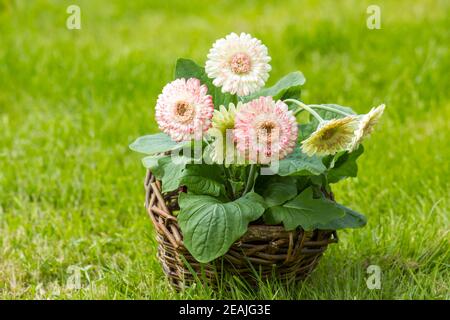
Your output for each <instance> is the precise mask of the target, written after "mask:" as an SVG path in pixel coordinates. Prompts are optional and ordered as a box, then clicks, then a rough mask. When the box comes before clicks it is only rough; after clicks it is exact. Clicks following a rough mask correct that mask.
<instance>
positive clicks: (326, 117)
mask: <svg viewBox="0 0 450 320" xmlns="http://www.w3.org/2000/svg"><path fill="white" fill-rule="evenodd" d="M321 105H322V106H326V107H332V108H334V109H337V110H340V111H344V112H346V113H349V114H353V115H355V114H356V112H355V111H353V109H352V108H350V107H344V106H340V105H338V104H321ZM314 110H316V111H317V113H318V114H319V115H320V116H321V117H322V119H324V120H330V119H336V118H343V117H345V116H344V115H343V114H340V113H337V112H333V111H328V110H321V109H314Z"/></svg>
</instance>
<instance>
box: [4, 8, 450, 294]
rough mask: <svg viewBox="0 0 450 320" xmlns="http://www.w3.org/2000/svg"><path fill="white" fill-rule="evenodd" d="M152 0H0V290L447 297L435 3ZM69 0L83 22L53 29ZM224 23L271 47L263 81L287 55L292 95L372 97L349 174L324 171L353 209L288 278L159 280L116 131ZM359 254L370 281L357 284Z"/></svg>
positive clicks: (135, 171) (131, 129)
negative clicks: (335, 234) (350, 226)
mask: <svg viewBox="0 0 450 320" xmlns="http://www.w3.org/2000/svg"><path fill="white" fill-rule="evenodd" d="M168 2H169V1H158V2H157V1H107V2H105V1H88V0H85V1H25V0H23V1H10V0H0V298H6V299H10V298H11V299H18V298H26V299H30V298H54V299H66V298H70V299H89V298H96V299H103V298H105V299H124V298H125V299H136V298H138V299H139V298H142V299H165V298H167V299H172V298H195V299H197V298H206V299H209V298H219V299H221V298H232V299H234V298H250V299H252V298H267V299H283V298H287V299H291V298H292V299H298V298H301V299H326V298H329V299H381V298H383V299H391V298H393V299H425V298H432V299H435V298H441V299H449V298H450V268H449V266H450V254H449V247H450V246H449V241H450V237H449V226H450V224H449V195H450V193H449V190H450V187H449V186H450V185H449V176H450V166H449V162H448V161H449V156H450V148H449V142H450V141H449V138H450V128H449V119H450V99H449V98H450V94H449V93H450V91H449V90H448V88H449V87H450V83H449V74H450V54H449V46H448V45H449V40H450V33H449V30H450V20H449V19H448V15H449V12H450V6H449V4H448V1H421V2H419V3H415V4H412V3H411V1H376V3H379V4H380V6H381V10H382V11H381V18H382V29H381V30H369V29H367V27H366V17H367V14H366V8H367V6H368V5H369V4H372V3H373V2H374V1H356V0H355V1H321V2H318V1H317V2H316V1H304V2H300V1H298V0H292V1H282V2H281V1H264V2H262V1H261V2H257V1H245V0H241V1H235V2H231V1H220V2H215V3H214V4H213V3H212V2H211V1H204V2H201V1H184V0H179V1H170V5H169V4H167V3H168ZM72 3H78V4H79V5H80V7H81V15H82V29H81V30H73V31H70V30H67V29H66V27H65V20H66V18H67V14H66V8H67V6H68V5H69V4H72ZM231 31H247V32H250V33H252V34H253V35H254V36H257V37H258V38H260V39H262V40H263V42H264V43H265V44H266V45H267V46H268V47H269V52H270V54H271V56H272V66H273V71H272V73H271V78H270V84H272V83H274V82H275V81H276V79H278V78H279V77H280V76H282V75H284V74H286V73H288V72H290V71H293V70H296V69H298V70H301V71H303V73H304V74H305V76H306V78H307V83H306V85H305V90H304V93H303V100H304V101H305V102H308V103H338V104H342V105H349V106H352V107H353V108H354V109H355V110H357V111H359V112H365V111H368V110H369V109H370V108H371V107H372V106H376V105H378V104H380V103H382V102H384V103H386V105H387V110H386V112H385V115H384V118H383V121H382V123H381V124H380V125H379V127H378V130H377V132H376V133H375V134H374V135H373V136H372V138H371V139H370V140H369V141H368V142H367V143H366V144H365V147H366V152H365V154H364V155H363V157H362V158H361V159H360V160H359V165H360V172H359V177H358V178H356V179H351V180H348V181H345V182H342V183H340V184H338V185H337V186H336V187H335V193H336V195H337V199H338V200H339V201H340V202H342V203H343V204H345V205H347V206H349V207H352V208H354V209H356V210H358V211H360V212H363V213H365V214H366V215H367V216H368V219H369V223H368V225H367V226H366V227H365V228H363V229H357V230H352V231H342V232H340V233H339V236H340V243H339V244H338V245H333V246H330V248H329V250H328V251H327V252H326V254H325V255H324V257H323V259H322V261H321V262H320V264H319V267H318V268H317V270H316V271H315V272H314V273H313V275H312V276H311V277H310V278H309V279H307V280H306V281H305V282H304V283H302V284H298V285H296V286H291V287H286V286H283V285H281V284H276V283H268V284H265V285H261V286H260V288H259V290H256V291H252V290H250V289H248V288H245V287H243V286H241V285H239V284H238V283H237V284H236V285H235V286H233V288H232V289H228V290H225V289H223V290H219V291H216V292H214V291H211V290H209V289H207V288H202V287H201V286H198V287H195V288H191V289H189V290H186V291H185V292H183V293H175V292H173V291H171V290H170V288H169V286H168V283H167V282H166V280H165V279H164V277H163V273H162V270H161V268H160V266H159V264H158V261H157V259H156V256H155V239H154V231H153V228H152V227H151V223H150V221H149V219H148V217H147V215H146V213H145V211H144V208H143V197H144V193H143V185H142V182H143V177H144V174H145V170H144V168H143V167H142V166H141V164H140V158H139V156H138V155H137V154H134V153H132V152H131V151H129V149H128V147H127V146H128V144H129V143H130V142H131V141H132V140H133V139H134V138H135V137H137V136H140V135H144V134H146V133H150V132H156V130H157V126H156V124H155V121H154V119H153V107H154V105H155V100H156V97H157V95H158V93H159V92H160V90H161V88H162V86H163V85H164V84H165V83H166V82H168V81H170V80H171V79H172V74H173V69H174V63H175V60H176V59H177V58H178V57H190V58H193V59H194V60H196V61H197V62H199V63H201V64H203V63H204V61H205V56H206V53H207V51H208V49H209V47H210V45H211V44H212V42H213V41H214V40H215V39H217V38H219V37H222V36H224V35H226V34H227V33H229V32H231ZM371 264H375V265H379V266H380V267H381V269H382V289H381V290H369V289H367V287H366V278H367V274H366V268H367V266H368V265H371ZM70 266H77V267H80V268H84V270H86V271H85V272H84V271H83V272H82V275H83V277H82V283H81V284H82V289H79V290H76V289H70V288H68V287H67V286H66V283H67V281H68V278H69V277H70V275H71V273H70V271H68V268H70ZM86 276H89V277H86ZM236 282H238V281H236Z"/></svg>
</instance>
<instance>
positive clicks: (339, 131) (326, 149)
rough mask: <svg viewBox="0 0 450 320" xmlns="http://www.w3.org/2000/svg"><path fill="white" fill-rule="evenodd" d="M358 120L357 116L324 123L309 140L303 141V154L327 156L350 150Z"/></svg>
mask: <svg viewBox="0 0 450 320" xmlns="http://www.w3.org/2000/svg"><path fill="white" fill-rule="evenodd" d="M357 119H358V118H357V117H355V116H347V117H345V118H341V119H332V120H328V121H324V122H322V123H321V124H319V126H318V128H317V129H316V131H314V132H313V133H312V134H311V135H310V136H309V138H308V139H306V140H304V141H302V149H303V152H305V153H306V154H307V155H309V156H312V155H314V154H317V155H319V156H325V155H329V154H335V153H336V152H339V151H342V150H346V149H349V146H350V145H351V143H352V141H353V139H354V131H355V129H356V127H357V124H358V120H357Z"/></svg>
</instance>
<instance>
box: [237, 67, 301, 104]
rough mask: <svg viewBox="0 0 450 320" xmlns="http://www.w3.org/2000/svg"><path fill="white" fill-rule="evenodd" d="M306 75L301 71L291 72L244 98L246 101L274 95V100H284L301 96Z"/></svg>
mask: <svg viewBox="0 0 450 320" xmlns="http://www.w3.org/2000/svg"><path fill="white" fill-rule="evenodd" d="M305 81H306V80H305V77H304V76H303V73H301V72H300V71H295V72H291V73H289V74H288V75H286V76H284V77H283V78H281V79H280V80H279V81H278V82H277V83H276V84H275V85H273V86H272V87H269V88H263V89H261V90H260V91H258V92H255V93H253V94H251V95H248V96H246V97H244V98H243V100H244V102H248V101H251V100H253V99H255V98H258V97H268V96H270V97H273V99H274V100H279V99H281V100H284V99H289V98H295V99H299V98H300V93H301V86H302V85H303V84H304V83H305Z"/></svg>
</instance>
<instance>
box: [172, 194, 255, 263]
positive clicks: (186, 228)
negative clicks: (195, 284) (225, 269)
mask: <svg viewBox="0 0 450 320" xmlns="http://www.w3.org/2000/svg"><path fill="white" fill-rule="evenodd" d="M263 201H264V200H263V199H262V197H261V196H259V195H258V194H256V193H253V192H251V193H248V194H246V195H245V196H243V197H242V198H239V199H237V200H235V201H233V202H226V203H223V202H221V201H220V200H218V199H216V198H213V197H211V196H205V195H193V194H186V193H182V194H180V196H179V199H178V202H179V204H180V209H181V211H180V214H179V216H178V221H179V224H180V228H181V231H182V232H183V242H184V245H185V246H186V248H187V249H188V250H189V252H190V253H191V254H192V255H193V256H194V258H195V259H197V260H198V261H199V262H203V263H206V262H209V261H212V260H214V259H216V258H218V257H220V256H222V255H224V254H225V253H226V252H227V251H228V249H229V248H230V247H231V245H232V244H233V243H234V242H235V241H236V240H238V239H239V238H240V237H241V236H242V235H244V233H245V232H246V231H247V227H248V224H249V222H251V221H254V220H256V219H258V218H259V217H260V216H261V215H262V214H263V212H264V204H263V203H264V202H263Z"/></svg>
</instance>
